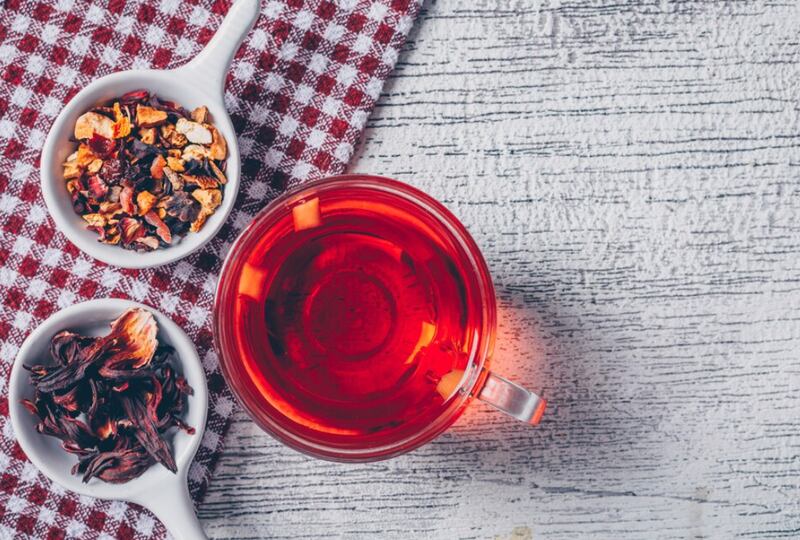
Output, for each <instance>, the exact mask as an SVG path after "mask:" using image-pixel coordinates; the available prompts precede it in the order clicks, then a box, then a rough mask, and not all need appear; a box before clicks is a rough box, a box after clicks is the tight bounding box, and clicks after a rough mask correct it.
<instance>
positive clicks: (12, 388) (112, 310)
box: [8, 299, 208, 538]
mask: <svg viewBox="0 0 800 540" xmlns="http://www.w3.org/2000/svg"><path fill="white" fill-rule="evenodd" d="M134 307H141V308H145V309H147V310H149V311H150V312H151V313H152V314H153V315H154V316H155V318H156V322H157V323H158V339H159V342H162V343H167V344H169V345H171V346H172V347H174V348H175V352H176V354H175V359H174V361H175V362H176V364H173V365H174V367H175V370H176V371H177V372H178V373H180V374H181V375H183V377H185V378H186V380H187V381H188V383H189V384H190V385H191V386H192V388H193V389H194V394H193V395H192V396H189V398H188V400H187V411H186V414H185V417H184V418H183V420H184V421H185V422H186V423H187V424H189V425H190V426H192V427H194V428H195V430H196V432H195V434H194V435H189V434H188V433H185V432H184V431H182V430H172V431H171V432H170V435H171V441H170V443H171V447H172V450H173V452H174V455H175V462H176V464H177V466H178V472H177V474H172V473H171V472H170V471H169V470H167V469H166V468H165V467H163V466H162V465H160V464H154V465H152V466H151V467H150V468H149V469H147V471H145V472H144V474H142V476H140V477H139V478H136V479H134V480H131V481H130V482H127V483H125V484H107V483H105V482H103V481H101V480H98V479H96V478H93V479H91V480H90V481H89V482H88V483H85V484H84V483H83V482H82V481H81V478H80V477H78V476H73V475H72V474H70V469H71V468H72V466H73V465H74V464H75V463H77V461H78V460H77V457H76V456H74V455H72V454H69V453H67V452H65V451H64V450H63V449H62V448H61V444H60V442H59V441H58V440H57V439H55V438H54V437H49V436H46V435H42V434H40V433H38V432H37V431H36V423H37V418H36V417H34V416H33V415H32V414H31V413H30V411H28V410H27V409H26V408H25V407H23V406H22V405H21V404H20V400H22V399H32V398H33V395H34V389H33V386H32V385H31V383H30V374H29V373H28V371H27V370H25V369H23V365H33V364H43V363H49V362H50V356H49V347H50V339H51V338H52V337H53V336H54V335H55V334H57V333H58V332H60V331H62V330H71V331H73V332H77V333H80V334H85V335H95V336H98V335H105V334H108V332H109V328H110V324H111V321H113V320H114V319H116V318H117V317H118V316H119V315H121V314H122V313H123V312H124V311H125V310H127V309H130V308H134ZM8 400H9V413H10V417H11V424H12V426H13V427H14V433H15V435H16V437H17V441H19V445H20V446H21V447H22V449H23V450H24V451H25V454H26V455H27V456H28V459H30V460H31V462H32V463H33V464H34V465H35V466H36V467H37V468H38V469H39V470H40V471H42V473H44V475H45V476H47V477H48V478H50V479H51V480H52V481H53V482H56V483H58V484H61V485H62V486H64V487H65V488H67V489H69V490H71V491H74V492H76V493H80V494H83V495H90V496H92V497H98V498H101V499H116V500H125V501H130V502H135V503H137V504H140V505H142V506H144V507H146V508H148V509H149V510H151V511H152V512H153V513H154V514H156V516H158V517H159V519H161V520H162V521H163V522H164V524H165V525H166V527H167V528H168V529H169V530H170V532H171V533H172V534H173V536H175V537H176V538H198V537H201V538H204V536H199V535H202V528H201V527H200V524H199V522H198V521H197V518H196V517H195V514H194V506H193V504H192V500H191V498H190V497H189V492H188V489H187V474H188V472H189V465H190V464H191V462H192V458H193V457H194V454H195V452H196V451H197V448H198V446H199V445H200V440H201V439H202V437H203V431H204V430H205V425H206V415H207V412H208V386H207V384H206V376H205V372H204V371H203V365H202V364H201V362H200V358H199V357H198V356H197V351H196V350H195V347H194V345H193V344H192V342H191V340H190V339H189V337H188V336H187V335H186V333H184V331H183V330H181V328H180V327H179V326H178V325H177V324H175V323H174V322H172V320H170V319H169V318H168V317H166V316H165V315H163V314H162V313H159V312H158V311H156V310H154V309H153V308H151V307H149V306H145V305H143V304H139V303H136V302H131V301H129V300H120V299H103V300H90V301H88V302H84V303H82V304H76V305H74V306H71V307H68V308H66V309H64V310H61V311H59V312H58V313H56V314H54V315H52V316H51V317H50V318H48V319H47V320H46V321H44V322H43V323H42V324H41V325H40V326H39V327H38V328H37V329H36V330H34V331H33V332H31V334H30V335H29V336H28V338H27V339H26V340H25V342H24V343H23V344H22V347H21V348H20V350H19V354H17V358H16V360H15V361H14V365H13V366H12V368H11V377H10V381H9V392H8ZM198 531H199V532H198Z"/></svg>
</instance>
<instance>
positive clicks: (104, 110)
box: [64, 90, 228, 251]
mask: <svg viewBox="0 0 800 540" xmlns="http://www.w3.org/2000/svg"><path fill="white" fill-rule="evenodd" d="M74 136H75V139H77V140H78V149H77V150H76V151H75V152H74V153H73V154H71V155H70V156H69V157H67V160H66V161H65V162H64V180H65V181H66V185H67V192H68V193H69V195H70V197H71V199H72V207H73V209H74V210H75V212H76V213H77V214H79V215H80V216H81V217H82V218H83V219H84V220H85V221H86V223H87V226H88V228H89V229H91V230H93V231H94V232H96V233H97V235H98V241H100V242H102V243H104V244H114V245H119V246H121V247H123V248H125V249H133V250H137V251H152V250H155V249H158V248H160V247H166V246H169V245H171V244H172V243H173V241H174V240H176V239H177V238H180V237H181V236H183V235H184V234H186V233H187V232H198V231H200V229H201V228H202V227H203V225H204V224H205V222H206V220H207V219H208V217H209V216H211V215H212V214H214V212H215V211H216V210H217V208H218V207H219V205H220V204H222V196H223V190H224V188H225V184H226V183H227V178H226V176H225V173H224V171H225V160H226V158H227V157H228V146H227V144H226V143H225V139H224V138H223V137H222V135H221V134H220V132H219V131H218V130H217V128H216V127H214V125H213V124H211V123H210V121H209V114H208V108H207V107H204V106H203V107H197V108H196V109H194V110H193V111H191V112H189V111H187V110H186V109H184V108H183V107H180V106H179V105H177V104H175V103H172V102H171V101H166V100H162V99H159V98H157V97H156V96H153V95H150V93H149V92H147V91H145V90H137V91H135V92H129V93H127V94H125V95H124V96H122V97H120V98H117V99H113V100H111V101H109V102H107V103H106V104H104V105H101V106H99V107H95V108H94V109H92V110H90V111H88V112H86V113H84V114H82V115H81V116H80V117H79V118H78V120H77V121H76V122H75V129H74Z"/></svg>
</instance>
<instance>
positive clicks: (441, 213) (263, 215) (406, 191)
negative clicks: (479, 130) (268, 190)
mask: <svg viewBox="0 0 800 540" xmlns="http://www.w3.org/2000/svg"><path fill="white" fill-rule="evenodd" d="M340 187H347V188H353V187H360V188H364V189H367V190H378V191H382V192H384V193H388V194H390V195H392V196H397V197H402V198H404V199H406V200H408V201H410V202H412V203H414V204H416V205H417V206H419V207H420V209H421V210H422V211H424V212H426V213H427V214H428V215H429V216H431V217H433V218H434V219H435V220H436V221H437V222H438V223H439V224H441V225H443V226H444V227H445V229H446V230H447V231H448V233H449V234H450V236H451V237H452V239H453V240H455V241H456V242H457V243H458V244H459V247H461V249H462V250H463V253H464V255H465V257H466V260H467V261H469V263H470V268H471V271H472V274H473V276H472V277H473V278H474V281H475V283H476V284H477V289H478V290H477V293H478V296H479V298H480V302H481V315H482V317H481V327H480V331H479V332H478V333H477V339H476V346H473V347H472V348H471V352H470V357H469V361H468V363H467V366H468V367H467V369H465V370H464V375H463V377H462V378H461V381H460V383H459V385H458V391H457V392H455V393H454V394H453V396H452V397H451V398H450V400H449V401H450V403H449V404H448V405H447V407H445V408H444V409H442V411H441V412H440V414H439V415H438V416H437V417H436V419H435V420H434V421H433V422H431V423H430V424H429V425H428V426H427V427H425V428H424V429H421V430H419V431H417V432H416V433H413V434H410V435H408V436H407V437H405V438H403V439H400V440H397V441H393V442H391V443H389V444H385V445H382V446H374V447H368V448H343V447H338V446H331V445H325V444H320V443H319V442H316V441H311V440H308V439H307V438H305V437H303V436H301V435H299V434H297V433H295V432H293V431H291V430H288V429H286V428H285V427H283V426H281V425H280V424H279V423H278V422H277V421H275V420H274V419H273V418H272V415H270V414H269V413H267V412H266V411H264V410H262V409H258V408H257V407H253V406H251V404H250V403H248V401H247V400H246V399H245V398H243V397H242V396H241V395H240V391H241V389H240V388H237V385H236V382H237V381H236V374H235V373H233V369H232V365H231V364H229V363H232V362H235V361H236V359H235V357H236V356H237V355H236V354H235V351H236V348H235V344H234V343H233V338H232V336H230V335H229V332H227V331H226V329H225V325H224V324H223V320H225V319H227V318H228V317H230V316H231V315H232V314H231V313H230V311H231V307H232V304H233V302H230V301H229V302H227V305H226V302H224V301H223V299H224V298H230V296H229V295H230V293H231V292H232V290H231V289H232V288H233V286H234V284H235V283H236V280H231V278H232V277H235V276H236V275H238V270H240V268H237V264H239V263H241V262H243V258H244V257H243V256H244V255H245V254H246V252H241V253H240V251H241V250H243V249H245V248H246V247H247V244H248V243H249V242H250V241H251V240H252V239H253V238H257V235H258V232H259V231H260V230H262V229H264V228H265V227H266V228H268V227H269V226H270V225H272V224H274V223H275V221H276V218H277V217H278V216H281V215H284V214H286V213H289V212H291V211H292V206H293V205H294V204H296V203H298V202H302V201H304V200H305V199H307V198H308V197H309V196H318V195H320V194H324V193H330V192H331V191H335V190H337V189H339V188H340ZM496 323H497V308H496V304H495V292H494V285H493V284H492V280H491V276H490V274H489V268H488V266H487V265H486V261H485V260H484V258H483V255H482V254H481V251H480V249H479V248H478V245H477V244H476V243H475V240H474V239H473V238H472V236H471V235H470V234H469V232H468V231H467V230H466V228H465V227H464V225H463V224H462V223H461V222H460V221H459V220H458V219H457V218H456V217H455V216H454V215H453V214H452V213H451V212H450V211H449V210H448V209H447V208H446V207H445V206H444V205H443V204H442V203H440V202H439V201H437V200H436V199H434V198H433V197H431V196H430V195H427V194H426V193H424V192H422V191H420V190H419V189H417V188H415V187H413V186H410V185H408V184H406V183H403V182H400V181H398V180H393V179H391V178H386V177H382V176H376V175H367V174H346V175H339V176H331V177H327V178H323V179H320V180H315V181H311V182H307V183H304V184H301V185H299V186H297V187H295V188H293V189H290V190H289V191H287V192H286V193H283V194H281V195H280V196H278V197H276V198H275V199H274V200H272V201H271V202H270V203H269V204H268V205H267V206H266V207H265V208H264V209H263V210H261V211H260V212H259V213H258V214H257V215H256V216H255V217H254V218H253V220H252V221H251V222H250V223H249V224H248V225H247V226H246V227H245V228H244V230H242V232H241V233H240V234H239V236H238V237H237V238H236V240H235V241H234V243H233V245H232V246H231V248H230V250H229V251H228V254H227V255H226V257H225V261H224V263H223V265H222V269H221V270H220V274H219V280H218V283H217V291H216V295H215V298H214V345H215V348H216V351H217V353H218V354H219V360H220V362H219V363H220V366H221V368H222V372H223V375H224V377H225V379H226V381H227V383H228V385H229V386H230V388H231V390H232V393H233V395H234V396H236V399H237V401H238V402H239V404H240V405H241V406H242V408H243V409H244V410H245V411H246V412H247V413H248V415H249V416H250V418H252V419H253V421H254V422H255V423H256V424H257V425H258V426H259V427H260V428H261V429H263V430H264V431H266V432H267V433H269V434H270V435H272V436H273V437H274V438H276V439H278V440H279V441H281V442H283V443H284V444H286V445H287V446H290V447H291V448H294V449H295V450H298V451H300V452H303V453H305V454H308V455H310V456H313V457H317V458H321V459H326V460H329V461H344V462H366V461H378V460H382V459H388V458H391V457H394V456H397V455H400V454H405V453H407V452H410V451H412V450H415V449H417V448H419V447H420V446H422V445H424V444H426V443H428V442H430V441H432V440H433V439H435V438H436V437H438V436H439V435H441V434H442V433H443V432H444V431H446V430H447V429H448V428H449V427H450V426H451V425H452V424H453V423H454V422H455V421H456V420H458V418H459V417H460V416H461V414H462V413H463V412H464V410H465V409H466V407H467V405H468V404H469V402H470V401H471V400H472V399H473V398H474V397H475V395H476V394H477V393H479V392H480V390H481V388H482V385H483V382H484V381H485V379H486V376H487V374H488V366H489V362H490V358H491V354H492V351H493V349H494V340H495V332H496ZM232 357H234V358H232Z"/></svg>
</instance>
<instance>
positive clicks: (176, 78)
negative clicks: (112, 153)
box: [41, 0, 259, 268]
mask: <svg viewBox="0 0 800 540" xmlns="http://www.w3.org/2000/svg"><path fill="white" fill-rule="evenodd" d="M258 13H259V0H238V1H237V2H236V3H235V4H234V5H233V6H232V7H231V9H230V11H229V12H228V15H227V16H226V17H225V20H224V21H223V22H222V25H221V26H220V28H219V30H218V31H217V33H216V34H215V35H214V37H213V38H212V39H211V40H210V41H209V43H208V45H207V46H206V47H205V49H203V50H202V51H201V52H200V54H198V55H197V56H196V57H195V58H194V59H193V60H192V61H190V62H189V63H188V64H185V65H183V66H181V67H179V68H177V69H173V70H141V71H122V72H119V73H113V74H111V75H107V76H105V77H102V78H100V79H97V80H96V81H93V82H92V83H91V84H89V86H87V87H86V88H84V89H83V90H81V91H80V92H78V94H77V95H76V96H75V97H74V98H72V100H71V101H70V102H69V103H67V105H66V106H65V107H64V109H63V110H62V111H61V113H60V114H59V115H58V117H57V118H56V121H55V122H54V123H53V126H52V127H51V128H50V132H49V133H48V135H47V139H46V140H45V143H44V147H43V149H42V159H41V181H42V194H43V195H44V200H45V203H46V204H47V208H48V210H49V211H50V215H51V216H52V217H53V220H54V221H55V223H56V226H57V227H58V228H59V229H60V230H61V231H62V232H63V233H64V234H65V235H66V236H67V238H68V239H69V240H70V242H72V243H73V244H75V245H76V246H78V248H80V249H81V250H82V251H83V252H84V253H86V254H87V255H89V256H91V257H94V258H95V259H98V260H100V261H103V262H106V263H108V264H112V265H114V266H120V267H123V268H148V267H152V266H160V265H163V264H168V263H171V262H174V261H176V260H178V259H181V258H183V257H185V256H187V255H189V254H190V253H192V252H194V251H196V250H198V249H200V248H201V247H202V246H203V245H205V244H206V242H208V241H209V240H210V239H211V238H212V237H213V236H214V235H215V234H216V233H217V232H218V231H219V229H220V228H221V227H222V225H223V223H224V222H225V219H226V218H227V217H228V215H229V214H230V212H231V210H232V209H233V204H234V202H235V201H236V195H237V193H238V191H239V176H240V173H241V159H240V156H239V146H238V144H237V142H236V132H235V130H234V129H233V124H232V123H231V120H230V117H229V116H228V113H227V111H226V110H225V102H224V99H223V91H224V82H225V73H226V72H227V71H228V67H229V65H230V62H231V60H232V59H233V55H234V53H235V52H236V50H237V49H238V48H239V45H240V44H241V42H242V40H243V39H244V37H245V36H246V35H247V33H248V31H249V30H250V28H252V26H253V24H254V23H255V21H256V19H257V18H258ZM140 89H143V90H148V91H149V92H151V93H153V94H155V95H157V96H158V97H160V98H164V99H167V100H170V101H174V102H175V103H178V104H179V105H182V106H183V107H184V108H186V109H188V110H191V109H193V108H195V107H198V106H200V105H205V106H207V107H208V109H209V112H210V113H211V121H212V123H213V124H214V125H215V126H216V127H217V129H219V131H220V133H221V134H222V136H223V137H225V141H226V142H227V145H228V161H227V169H226V176H227V178H228V183H227V185H226V186H225V190H224V197H223V200H222V205H221V206H220V207H219V208H218V209H217V211H216V212H215V213H214V215H213V216H211V217H210V218H209V219H208V221H207V222H206V224H205V226H204V227H203V228H202V229H201V230H200V231H199V232H197V233H192V232H189V233H187V234H186V235H185V236H183V237H182V238H181V239H179V240H176V241H175V243H174V244H173V245H171V246H169V247H167V248H161V249H157V250H155V251H150V252H145V253H138V252H135V251H129V250H125V249H123V248H121V247H119V246H113V245H108V244H103V243H101V242H98V240H97V238H98V237H97V233H95V232H93V231H90V230H88V229H87V224H86V222H85V221H84V220H83V219H82V218H81V217H80V216H79V215H78V214H76V213H75V211H74V210H73V208H72V203H71V200H70V196H69V194H68V193H67V189H66V182H65V181H64V178H63V172H62V171H63V167H62V164H63V163H64V160H65V159H66V158H67V156H69V155H70V154H71V153H72V152H74V151H75V149H76V147H77V143H75V142H72V141H71V140H70V139H71V137H72V133H73V129H74V126H75V121H76V120H77V119H78V117H79V116H80V115H81V114H83V113H84V112H86V111H87V110H89V109H91V108H92V107H94V106H96V105H98V104H99V103H101V102H103V101H106V100H109V99H112V98H115V97H119V96H121V95H123V94H125V93H126V92H130V91H132V90H140Z"/></svg>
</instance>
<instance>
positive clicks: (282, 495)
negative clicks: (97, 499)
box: [200, 0, 800, 539]
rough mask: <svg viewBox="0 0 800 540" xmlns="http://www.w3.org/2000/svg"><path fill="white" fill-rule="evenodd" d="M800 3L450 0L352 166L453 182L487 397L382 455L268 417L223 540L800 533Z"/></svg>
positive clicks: (233, 480)
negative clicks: (278, 436) (393, 453)
mask: <svg viewBox="0 0 800 540" xmlns="http://www.w3.org/2000/svg"><path fill="white" fill-rule="evenodd" d="M798 20H800V8H799V7H798V5H796V3H794V2H768V1H759V0H756V1H748V2H716V1H714V2H700V1H681V2H674V3H673V2H628V1H617V2H583V1H574V2H558V1H552V2H546V1H527V0H508V1H500V0H477V1H470V2H457V1H452V0H440V1H436V2H430V3H427V4H426V5H425V8H424V11H423V13H422V16H421V18H420V20H419V21H418V24H417V27H416V29H415V31H414V33H413V34H412V36H411V38H410V40H409V43H408V45H407V47H406V51H405V53H404V54H403V55H402V57H401V58H400V61H399V63H398V67H397V70H396V73H395V75H394V77H393V78H392V80H391V81H390V83H389V84H388V86H387V87H386V88H385V90H384V94H383V95H382V97H381V100H380V103H379V105H378V107H377V108H376V110H375V112H374V114H373V115H372V118H371V120H370V122H369V129H368V131H367V134H366V136H365V138H364V141H363V144H362V145H361V148H360V150H359V152H358V155H357V157H356V159H355V160H354V162H353V165H352V168H351V169H352V170H353V171H357V172H372V173H378V174H384V175H387V176H393V177H396V178H399V179H402V180H405V181H408V182H410V183H412V184H414V185H416V186H418V187H420V188H422V189H423V190H425V191H427V192H429V193H430V194H432V195H433V196H435V197H437V198H439V199H440V200H442V201H444V202H445V203H446V204H447V206H448V207H449V208H450V209H452V211H453V212H454V213H455V214H456V215H457V216H458V217H459V218H460V219H461V220H463V222H464V223H465V224H466V225H467V227H468V228H469V230H470V231H471V232H472V233H473V235H474V236H475V239H476V240H477V242H478V244H479V245H480V246H481V248H482V249H483V250H484V253H485V256H486V258H487V261H488V263H489V266H490V268H491V270H492V273H493V275H494V278H495V283H496V286H497V294H498V297H499V305H500V331H499V332H500V337H499V340H498V343H499V346H498V349H497V351H496V354H495V359H494V366H495V368H496V370H497V371H499V372H502V373H503V374H505V375H507V376H509V377H512V378H514V379H516V380H518V381H519V382H521V383H523V384H525V385H528V386H530V387H531V388H532V389H537V390H539V389H541V390H544V393H545V395H546V396H547V397H548V398H549V400H550V403H551V408H550V410H549V411H548V414H547V415H546V417H545V420H544V422H543V424H542V425H541V426H540V427H539V428H538V429H531V428H528V427H526V426H524V425H520V424H518V423H515V422H514V421H512V420H510V419H507V418H505V417H503V416H501V415H500V414H497V413H495V412H493V411H491V410H489V409H488V408H487V407H485V406H483V405H481V404H475V405H474V407H472V408H471V409H470V411H468V413H467V414H466V415H465V417H464V418H462V419H461V420H460V421H459V422H458V424H457V425H456V426H455V427H454V428H453V429H452V430H451V431H450V432H449V433H448V434H446V435H445V436H443V437H441V438H440V439H439V440H437V441H435V442H434V443H432V444H430V445H428V446H427V447H425V448H423V449H420V450H418V451H417V452H414V453H413V454H411V455H408V456H404V457H401V458H398V459H394V460H391V461H388V462H383V463H377V464H373V465H359V466H354V465H338V464H331V463H326V462H321V461H315V460H312V459H309V458H305V457H303V456H301V455H299V454H297V453H295V452H293V451H291V450H288V449H287V448H284V447H283V446H281V445H280V444H279V443H277V442H275V441H274V440H272V439H271V438H269V437H268V436H266V435H264V434H262V433H261V432H260V431H259V430H258V429H257V428H256V427H254V426H253V424H251V423H250V421H249V420H248V419H247V418H246V417H245V416H244V415H243V414H239V415H237V418H236V422H235V424H234V426H233V428H232V430H231V433H230V436H229V438H228V441H227V445H226V446H227V449H226V451H225V453H224V457H223V459H222V462H221V465H220V467H219V469H218V471H217V473H216V475H215V477H214V479H213V481H212V484H211V488H210V493H209V496H208V499H207V502H206V503H205V504H204V505H203V506H202V507H201V508H200V514H201V517H202V519H203V521H204V524H205V526H206V528H207V530H208V532H209V534H210V535H211V536H213V537H215V538H287V539H288V538H291V539H299V538H354V539H374V538H381V539H384V538H398V539H408V538H434V539H451V538H503V539H507V538H536V539H542V538H545V539H574V538H615V539H638V538H648V539H661V538H734V537H742V538H797V537H800V359H799V358H798V357H799V356H800V353H798V351H800V322H799V321H800V311H798V306H800V182H798V174H800V151H799V150H798V143H800V112H799V111H800V108H799V107H798V94H800V38H798V35H799V34H798V25H797V21H798Z"/></svg>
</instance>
